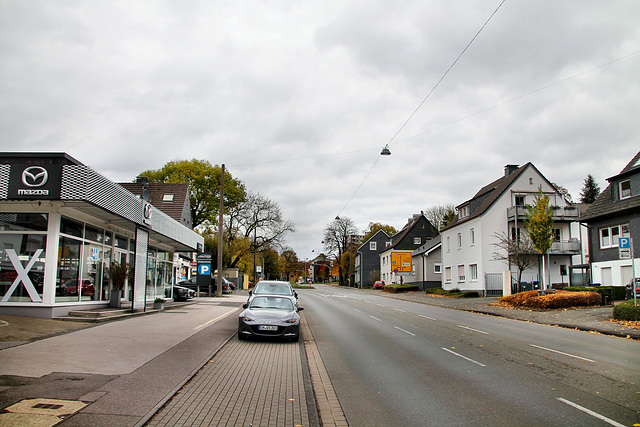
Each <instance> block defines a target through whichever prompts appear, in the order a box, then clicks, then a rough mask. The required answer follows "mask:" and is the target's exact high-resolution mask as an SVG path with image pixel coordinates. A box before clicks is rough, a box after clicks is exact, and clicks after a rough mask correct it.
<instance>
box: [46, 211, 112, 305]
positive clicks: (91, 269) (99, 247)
mask: <svg viewBox="0 0 640 427" xmlns="http://www.w3.org/2000/svg"><path fill="white" fill-rule="evenodd" d="M112 243H113V235H112V234H111V232H110V231H106V232H105V230H103V229H101V228H98V227H95V226H92V225H90V224H84V223H82V222H79V221H75V220H72V219H70V218H65V217H63V218H62V220H61V223H60V250H59V254H60V255H59V259H58V278H57V283H56V302H77V301H94V300H106V299H107V298H108V297H109V295H108V293H109V276H108V271H109V265H111V245H112Z"/></svg>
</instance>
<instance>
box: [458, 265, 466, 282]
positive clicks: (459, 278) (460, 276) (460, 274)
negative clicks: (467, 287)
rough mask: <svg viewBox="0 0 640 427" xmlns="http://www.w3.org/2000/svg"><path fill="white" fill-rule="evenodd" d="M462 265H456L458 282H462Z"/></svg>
mask: <svg viewBox="0 0 640 427" xmlns="http://www.w3.org/2000/svg"><path fill="white" fill-rule="evenodd" d="M464 279H465V277H464V265H459V266H458V282H464Z"/></svg>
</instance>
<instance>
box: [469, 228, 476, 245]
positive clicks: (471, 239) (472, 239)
mask: <svg viewBox="0 0 640 427" xmlns="http://www.w3.org/2000/svg"><path fill="white" fill-rule="evenodd" d="M469 242H470V245H471V246H473V245H475V244H476V230H474V229H473V228H472V229H471V231H469Z"/></svg>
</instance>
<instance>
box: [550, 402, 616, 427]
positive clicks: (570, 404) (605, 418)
mask: <svg viewBox="0 0 640 427" xmlns="http://www.w3.org/2000/svg"><path fill="white" fill-rule="evenodd" d="M557 399H558V400H559V401H560V402H562V403H566V404H567V405H569V406H573V407H574V408H576V409H578V410H580V411H582V412H585V413H587V414H589V415H591V416H592V417H595V418H598V419H599V420H602V421H604V422H605V423H607V424H611V425H612V426H616V427H624V424H620V423H619V422H617V421H613V420H612V419H610V418H607V417H605V416H604V415H600V414H598V413H597V412H593V411H592V410H591V409H587V408H585V407H584V406H580V405H578V404H577V403H573V402H571V401H569V400H567V399H563V398H561V397H557Z"/></svg>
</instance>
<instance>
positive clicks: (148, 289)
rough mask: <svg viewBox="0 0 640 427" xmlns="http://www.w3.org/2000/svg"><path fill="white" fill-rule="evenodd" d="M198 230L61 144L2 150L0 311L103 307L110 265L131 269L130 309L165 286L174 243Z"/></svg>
mask: <svg viewBox="0 0 640 427" xmlns="http://www.w3.org/2000/svg"><path fill="white" fill-rule="evenodd" d="M203 244H204V240H203V238H202V236H200V235H198V234H197V233H195V232H194V231H193V230H191V228H189V227H187V226H186V225H183V224H182V223H180V222H179V221H176V220H175V219H173V218H172V217H170V216H169V215H167V214H165V213H164V212H162V211H161V210H159V209H157V208H155V207H154V206H153V205H151V204H150V203H149V202H148V201H146V200H144V198H141V197H139V196H138V195H135V194H133V193H131V192H129V191H128V190H126V189H125V188H123V187H122V186H121V185H119V184H117V183H115V182H112V181H110V180H109V179H107V178H105V177H104V176H102V175H100V174H99V173H98V172H96V171H94V170H93V169H91V168H90V167H88V166H85V165H84V164H82V163H80V162H78V161H77V160H75V159H74V158H73V157H71V156H69V155H67V154H65V153H0V313H4V314H13V315H18V316H33V317H43V318H51V317H59V316H64V315H66V314H67V313H68V312H69V311H71V310H78V309H88V308H93V307H104V306H107V305H108V304H109V299H110V296H111V294H112V293H113V292H116V291H114V290H113V289H112V284H111V282H110V279H109V267H110V266H111V263H112V262H113V261H117V262H127V263H129V264H130V265H132V266H133V273H132V274H131V275H130V276H129V278H128V279H127V283H126V285H125V289H124V292H121V296H122V298H123V299H125V300H131V301H132V305H133V307H132V308H133V309H134V310H135V309H143V308H144V306H145V303H146V302H147V301H153V299H155V298H156V297H165V296H167V295H170V290H171V285H172V283H173V282H174V275H175V271H176V269H175V265H174V264H175V262H176V259H177V253H178V252H183V253H190V252H196V251H201V250H202V246H203Z"/></svg>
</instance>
